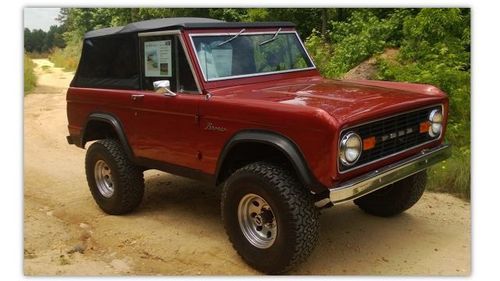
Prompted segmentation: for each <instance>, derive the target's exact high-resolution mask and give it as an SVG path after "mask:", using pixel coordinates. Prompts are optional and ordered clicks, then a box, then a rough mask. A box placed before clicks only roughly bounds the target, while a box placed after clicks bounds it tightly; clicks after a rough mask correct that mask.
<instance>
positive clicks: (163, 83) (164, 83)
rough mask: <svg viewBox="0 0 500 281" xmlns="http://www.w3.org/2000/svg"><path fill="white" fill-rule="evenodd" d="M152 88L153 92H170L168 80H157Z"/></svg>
mask: <svg viewBox="0 0 500 281" xmlns="http://www.w3.org/2000/svg"><path fill="white" fill-rule="evenodd" d="M153 88H154V89H155V91H158V90H160V89H167V90H170V80H158V81H154V82H153Z"/></svg>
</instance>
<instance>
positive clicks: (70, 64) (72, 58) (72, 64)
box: [49, 46, 80, 71]
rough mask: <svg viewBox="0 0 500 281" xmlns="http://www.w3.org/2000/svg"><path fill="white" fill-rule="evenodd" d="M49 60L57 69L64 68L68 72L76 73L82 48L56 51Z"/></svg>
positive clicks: (69, 47) (68, 47)
mask: <svg viewBox="0 0 500 281" xmlns="http://www.w3.org/2000/svg"><path fill="white" fill-rule="evenodd" d="M49 60H50V61H51V62H53V63H54V65H55V66H56V67H62V68H63V69H64V70H66V71H75V70H76V68H77V66H78V61H79V60H80V47H72V46H67V47H66V48H64V49H59V48H57V49H54V50H53V52H52V53H51V54H50V55H49Z"/></svg>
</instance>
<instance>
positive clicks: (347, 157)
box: [339, 132, 363, 166]
mask: <svg viewBox="0 0 500 281" xmlns="http://www.w3.org/2000/svg"><path fill="white" fill-rule="evenodd" d="M362 146H363V144H362V141H361V138H360V137H359V136H358V135H357V134H356V133H354V132H349V133H347V134H345V135H344V136H343V137H342V140H341V141H340V151H339V157H340V161H342V164H344V165H346V166H351V165H352V164H354V163H356V161H358V159H359V156H361V151H362V149H363V147H362Z"/></svg>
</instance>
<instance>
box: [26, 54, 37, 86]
mask: <svg viewBox="0 0 500 281" xmlns="http://www.w3.org/2000/svg"><path fill="white" fill-rule="evenodd" d="M34 68H35V64H34V63H33V61H32V60H31V59H30V58H29V57H28V56H27V55H26V54H25V55H24V95H27V94H29V93H30V92H31V91H32V90H33V89H34V88H35V86H36V76H35V72H34Z"/></svg>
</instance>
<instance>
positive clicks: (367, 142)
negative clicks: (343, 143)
mask: <svg viewBox="0 0 500 281" xmlns="http://www.w3.org/2000/svg"><path fill="white" fill-rule="evenodd" d="M376 142H377V140H376V139H375V137H369V138H366V139H363V150H369V149H372V148H374V147H375V143H376Z"/></svg>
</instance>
